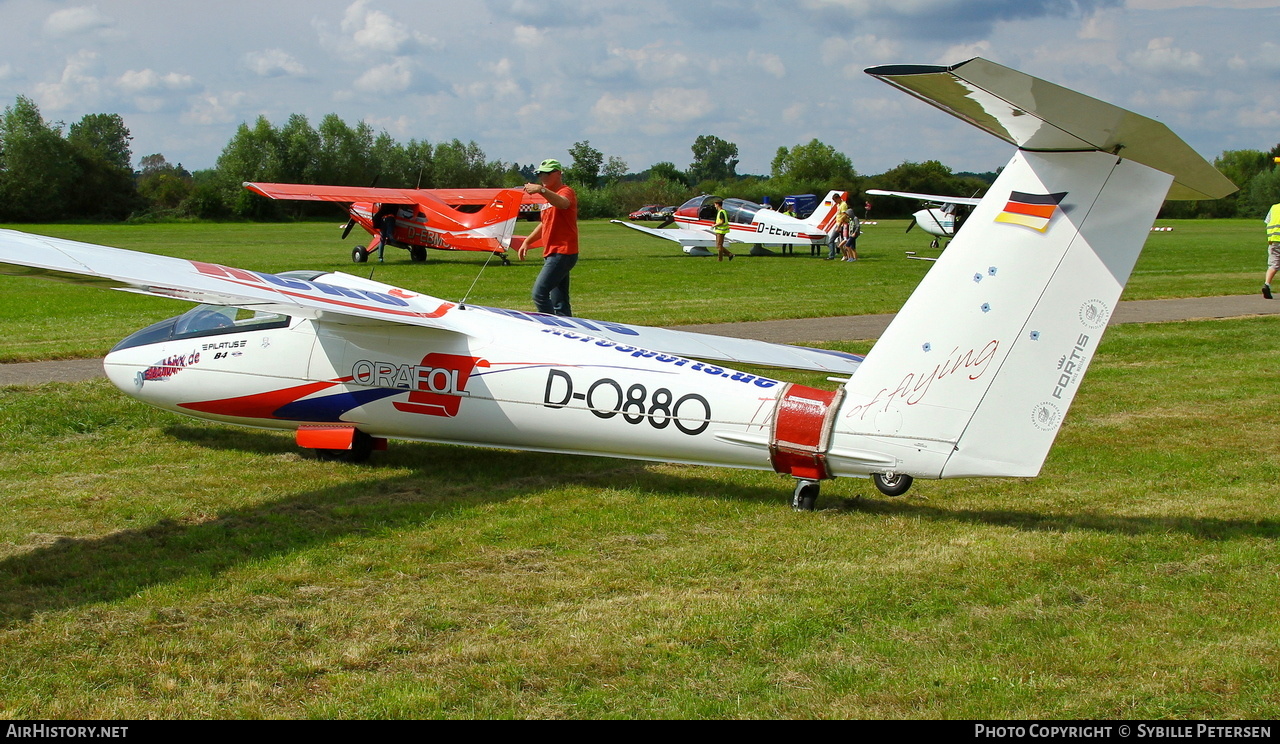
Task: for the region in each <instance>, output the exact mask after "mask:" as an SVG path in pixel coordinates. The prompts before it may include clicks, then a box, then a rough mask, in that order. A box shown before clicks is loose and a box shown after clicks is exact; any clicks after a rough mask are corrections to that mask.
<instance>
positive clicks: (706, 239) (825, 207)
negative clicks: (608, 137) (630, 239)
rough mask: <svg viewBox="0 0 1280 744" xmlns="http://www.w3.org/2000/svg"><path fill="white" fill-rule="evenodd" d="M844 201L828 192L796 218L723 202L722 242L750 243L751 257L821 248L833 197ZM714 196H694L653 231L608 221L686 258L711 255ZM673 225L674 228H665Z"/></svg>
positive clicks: (732, 201) (735, 201)
mask: <svg viewBox="0 0 1280 744" xmlns="http://www.w3.org/2000/svg"><path fill="white" fill-rule="evenodd" d="M837 194H839V195H841V197H842V198H848V194H847V193H845V192H843V191H832V192H829V193H828V194H827V196H826V198H825V199H823V200H822V203H820V204H819V205H818V208H817V209H816V210H814V212H813V214H811V215H809V216H808V217H806V218H805V219H803V220H801V219H797V218H795V217H792V216H790V215H786V214H783V213H781V212H777V211H774V210H772V209H767V208H765V207H763V206H761V205H759V204H756V203H755V202H750V201H747V200H745V199H725V200H724V209H725V211H726V212H728V213H729V234H728V235H727V236H726V238H727V239H726V241H725V242H726V243H729V244H732V243H751V244H753V246H754V247H753V248H752V249H751V254H752V255H754V256H765V255H770V254H771V253H772V251H769V250H768V249H766V248H764V247H763V246H775V247H780V246H792V245H825V244H826V242H827V237H828V233H829V232H830V230H831V227H832V225H833V224H834V223H835V219H836V203H835V200H834V199H833V198H832V197H834V196H835V195H837ZM715 199H716V197H715V196H711V195H703V196H695V197H694V198H692V199H690V200H689V201H687V202H685V203H684V204H682V205H680V207H679V208H677V209H676V211H675V214H674V215H672V218H671V220H669V221H667V222H665V223H663V224H662V225H659V226H658V227H656V228H653V227H645V226H644V225H637V224H635V223H632V222H623V221H622V220H612V222H613V223H614V224H616V225H626V226H627V227H629V228H631V229H633V230H639V231H640V232H643V233H646V234H648V235H653V236H655V237H658V238H664V239H666V240H670V241H673V242H676V243H679V244H680V247H681V248H682V249H683V250H684V252H685V253H686V254H687V255H690V256H714V255H715V254H714V253H712V252H711V251H709V250H707V248H711V247H714V246H715V244H716V236H715V233H713V232H711V226H712V225H713V224H715V221H716V207H715V204H714V202H715ZM672 222H675V223H676V224H678V225H680V227H678V228H667V225H669V224H671V223H672Z"/></svg>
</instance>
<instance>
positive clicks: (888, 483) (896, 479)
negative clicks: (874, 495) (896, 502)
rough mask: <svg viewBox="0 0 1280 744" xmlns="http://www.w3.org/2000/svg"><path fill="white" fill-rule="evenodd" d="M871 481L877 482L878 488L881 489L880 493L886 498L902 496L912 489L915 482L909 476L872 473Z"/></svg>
mask: <svg viewBox="0 0 1280 744" xmlns="http://www.w3.org/2000/svg"><path fill="white" fill-rule="evenodd" d="M871 480H872V481H874V482H875V484H876V488H878V489H880V493H882V494H884V495H885V496H901V495H902V494H904V493H906V492H907V489H908V488H911V484H912V483H913V482H914V481H915V479H914V478H912V477H911V476H909V475H899V474H898V473H886V474H884V475H881V474H879V473H872V474H871Z"/></svg>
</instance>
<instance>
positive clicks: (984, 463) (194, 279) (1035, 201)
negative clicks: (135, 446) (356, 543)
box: [0, 59, 1235, 509]
mask: <svg viewBox="0 0 1280 744" xmlns="http://www.w3.org/2000/svg"><path fill="white" fill-rule="evenodd" d="M867 72H868V73H869V74H871V75H872V76H874V77H876V78H878V79H880V80H883V81H885V82H886V83H889V84H890V85H893V86H895V87H898V88H900V89H902V90H904V91H907V92H909V93H911V94H912V95H915V96H917V97H919V98H922V99H924V100H925V101H927V102H930V103H932V104H933V105H934V106H937V107H938V108H940V109H942V110H943V111H946V112H948V113H951V114H953V115H955V116H957V117H958V118H960V119H962V120H963V121H966V122H968V123H970V124H974V125H976V126H978V127H980V128H981V129H984V130H985V131H987V132H990V133H991V134H994V135H996V136H998V137H1000V138H1002V139H1004V140H1006V141H1008V142H1010V143H1011V144H1013V145H1014V146H1016V147H1017V152H1015V153H1014V156H1013V159H1012V160H1011V161H1010V162H1009V165H1008V166H1007V167H1006V168H1005V169H1004V170H1003V171H1002V172H1001V174H1000V176H999V177H998V178H997V179H996V181H995V183H994V184H992V186H991V188H990V190H989V191H988V193H987V195H986V197H985V198H984V199H982V201H981V202H980V203H979V204H978V206H977V207H976V208H975V209H974V211H973V214H972V215H971V216H970V217H969V219H968V220H967V221H966V222H965V225H964V227H963V228H962V229H961V230H960V232H959V233H958V234H957V235H956V238H955V240H954V241H953V242H952V243H951V246H950V247H949V248H948V249H947V250H946V252H944V253H943V255H942V257H941V258H939V260H938V261H937V263H935V264H933V266H932V268H931V269H930V270H929V272H928V273H927V274H926V275H925V277H924V278H923V279H922V280H921V282H920V284H919V286H918V287H917V289H916V291H915V292H914V293H912V295H911V297H910V298H909V299H908V300H907V302H906V304H905V305H904V306H903V307H902V310H901V311H899V312H898V314H897V316H896V317H895V319H894V320H893V322H892V323H891V324H890V325H889V327H888V329H887V330H886V331H885V332H884V334H883V335H882V336H881V337H880V339H879V340H878V341H877V342H876V344H875V346H874V347H873V348H872V349H871V351H870V352H869V353H867V355H866V356H865V358H864V357H859V356H854V355H850V354H844V353H839V352H830V351H823V350H819V349H805V348H800V347H794V346H783V345H777V344H768V343H763V342H758V341H745V340H740V339H731V338H723V337H719V336H712V335H703V334H697V333H689V332H682V331H676V330H666V329H660V328H646V327H643V326H634V325H628V324H623V323H613V322H607V321H598V320H585V319H579V318H561V317H554V316H549V315H539V314H536V313H527V312H520V311H515V310H502V309H498V308H486V307H479V306H474V305H464V304H461V303H457V302H450V301H446V300H442V299H438V298H435V297H430V296H428V295H424V294H420V293H418V292H409V291H405V290H403V289H400V288H398V287H392V286H389V285H386V284H381V283H378V282H374V281H371V280H368V279H363V278H360V277H355V276H351V275H348V274H342V273H324V272H290V273H284V274H265V273H261V272H255V271H246V270H243V269H235V268H230V267H225V266H218V265H215V264H210V263H203V262H199V261H189V260H186V259H180V258H170V257H165V256H159V255H151V254H144V253H137V252H133V251H124V250H119V249H115V248H107V247H104V246H96V245H90V244H86V243H78V242H74V241H70V240H61V239H56V238H45V237H39V236H35V235H28V234H25V233H20V232H14V231H0V270H3V271H5V273H12V274H18V275H33V276H43V277H47V278H53V279H59V280H63V281H66V280H68V279H70V280H72V281H80V282H85V283H88V284H94V285H97V286H102V287H114V288H116V289H121V290H124V291H128V292H137V293H141V294H149V295H158V296H162V297H171V298H176V299H181V300H188V301H191V302H196V303H203V304H200V305H199V306H197V307H196V308H194V309H192V310H189V311H188V312H186V313H184V314H182V315H180V316H178V317H176V318H172V319H170V320H166V321H162V322H160V323H156V324H155V325H153V326H151V327H149V328H146V329H143V330H141V331H138V332H137V333H135V334H133V335H132V336H130V337H128V338H126V339H125V340H124V341H122V342H120V343H119V344H118V345H116V347H115V348H114V349H113V350H112V351H111V353H110V354H108V355H107V357H106V360H105V363H104V366H105V368H106V372H107V375H108V377H109V378H110V380H111V381H112V383H114V384H115V386H116V387H118V388H119V389H120V390H121V391H122V392H124V393H126V394H127V395H131V396H133V397H135V398H138V399H139V400H142V401H144V402H146V403H149V404H152V405H155V406H158V407H160V408H163V409H167V410H170V411H174V412H177V413H182V414H186V415H189V416H195V417H198V418H205V419H210V420H213V421H221V422H226V423H232V424H239V425H243V426H250V427H262V428H269V429H280V430H285V431H290V432H295V437H296V440H297V442H298V444H299V445H300V446H301V447H304V448H312V449H316V450H317V451H318V454H319V455H320V456H322V457H327V458H336V459H346V460H360V459H363V458H366V457H368V456H369V455H370V453H371V451H373V450H375V449H379V448H382V447H385V446H386V442H387V440H388V439H406V440H417V441H425V442H445V443H452V444H462V445H475V446H483V447H498V448H506V449H520V450H536V451H545V452H561V453H571V454H583V455H601V456H610V457H626V458H634V459H640V460H652V461H660V462H677V463H689V464H697V465H710V466H719V467H732V468H749V469H757V470H773V471H776V472H778V473H782V474H785V475H788V476H791V477H793V478H794V479H795V486H794V490H793V492H792V504H793V506H794V507H795V508H797V509H812V508H813V507H814V503H815V500H816V499H817V497H818V489H819V484H820V482H821V481H823V480H825V479H829V478H835V477H868V476H869V477H871V478H872V479H873V480H874V482H875V484H876V486H877V487H878V488H879V489H880V490H881V491H882V492H884V493H886V494H889V495H897V494H901V493H903V492H905V491H906V490H907V488H908V487H909V486H910V485H911V483H912V480H913V479H915V478H960V477H974V476H1003V477H1032V476H1035V475H1037V474H1038V473H1039V472H1040V468H1041V466H1042V465H1043V463H1044V460H1045V457H1046V455H1047V454H1048V452H1049V449H1050V447H1051V446H1052V444H1053V441H1054V438H1055V437H1056V436H1057V433H1058V429H1059V427H1060V426H1061V425H1062V422H1063V418H1064V417H1065V416H1066V415H1067V410H1068V408H1069V407H1070V405H1071V401H1072V400H1073V398H1074V397H1075V395H1076V393H1077V391H1079V389H1080V385H1081V382H1082V378H1083V376H1084V374H1085V372H1086V371H1087V370H1088V367H1089V364H1090V362H1091V361H1092V360H1093V358H1094V356H1095V355H1096V354H1097V353H1098V349H1099V342H1100V341H1101V339H1102V335H1103V333H1104V332H1105V330H1106V327H1107V320H1108V318H1110V316H1111V313H1112V311H1113V310H1114V309H1115V307H1116V303H1117V302H1118V301H1119V298H1120V293H1121V291H1122V290H1123V289H1124V285H1125V282H1126V281H1128V278H1129V275H1130V272H1131V271H1132V269H1133V266H1134V263H1135V262H1136V261H1137V258H1138V254H1139V253H1140V252H1141V251H1142V247H1143V244H1144V243H1145V242H1146V238H1147V236H1148V231H1149V229H1150V227H1151V225H1152V223H1153V222H1154V221H1155V217H1156V214H1157V212H1158V211H1159V209H1160V206H1161V204H1162V203H1163V202H1164V199H1165V198H1166V196H1167V197H1169V198H1174V199H1215V198H1221V197H1222V196H1225V195H1227V194H1229V193H1231V192H1233V191H1235V186H1234V184H1232V183H1231V181H1229V180H1228V179H1227V178H1225V177H1224V176H1223V175H1222V174H1221V173H1219V172H1218V171H1217V170H1216V169H1215V168H1214V167H1213V166H1212V165H1210V164H1209V163H1208V162H1206V161H1205V160H1204V158H1202V157H1201V156H1200V155H1198V154H1197V153H1196V152H1195V151H1194V150H1192V149H1191V147H1189V146H1188V145H1187V144H1186V143H1184V142H1183V141H1182V140H1180V139H1178V137H1177V136H1176V135H1174V134H1173V133H1172V132H1171V131H1169V129H1168V128H1167V127H1166V126H1165V125H1163V124H1161V123H1159V122H1156V121H1153V120H1151V119H1148V118H1145V117H1142V116H1139V115H1137V114H1133V113H1130V112H1128V111H1125V110H1124V109H1120V108H1117V107H1115V106H1112V105H1110V104H1107V103H1103V102H1101V101H1098V100H1096V99H1093V98H1090V97H1088V96H1085V95H1083V94H1080V93H1076V92H1074V91H1071V90H1068V89H1066V88H1062V87H1059V86H1057V85H1054V84H1052V83H1048V82H1045V81H1043V80H1039V79H1036V78H1033V77H1030V76H1028V75H1025V74H1023V73H1020V72H1017V71H1015V70H1011V69H1009V68H1007V67H1003V66H1001V65H998V64H995V63H993V62H988V61H986V60H983V59H971V60H969V61H967V62H963V63H961V64H958V65H954V66H951V67H938V66H888V67H875V68H871V69H869V70H867ZM737 364H751V365H764V366H769V367H779V368H792V369H803V370H818V371H822V372H826V373H828V374H833V375H838V376H839V378H838V380H839V384H838V385H835V386H831V387H825V388H815V387H808V386H805V385H800V384H792V383H786V382H782V381H780V380H778V379H774V378H773V377H770V376H767V374H761V373H757V372H752V373H748V372H741V371H736V370H734V369H732V368H731V365H737Z"/></svg>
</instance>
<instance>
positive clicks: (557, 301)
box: [533, 253, 578, 316]
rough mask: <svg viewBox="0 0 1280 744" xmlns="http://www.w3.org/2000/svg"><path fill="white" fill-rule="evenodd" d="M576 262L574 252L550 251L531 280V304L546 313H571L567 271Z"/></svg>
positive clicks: (571, 268) (576, 255) (566, 314)
mask: <svg viewBox="0 0 1280 744" xmlns="http://www.w3.org/2000/svg"><path fill="white" fill-rule="evenodd" d="M577 263H578V254H576V253H552V254H551V255H550V256H547V257H546V258H545V259H543V261H542V271H540V272H538V278H537V279H536V280H535V281H534V282H533V306H534V307H536V308H537V309H538V312H540V313H547V314H548V315H564V316H570V315H573V308H572V307H570V306H569V272H570V271H572V270H573V267H574V265H575V264H577Z"/></svg>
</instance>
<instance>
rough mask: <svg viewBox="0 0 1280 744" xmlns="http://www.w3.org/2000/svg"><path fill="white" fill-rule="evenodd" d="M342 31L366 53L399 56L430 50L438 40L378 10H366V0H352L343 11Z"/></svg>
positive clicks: (367, 1)
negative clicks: (354, 0)
mask: <svg viewBox="0 0 1280 744" xmlns="http://www.w3.org/2000/svg"><path fill="white" fill-rule="evenodd" d="M342 30H343V32H345V33H347V34H348V35H349V36H350V37H351V39H352V40H353V41H355V43H356V45H357V46H359V47H360V48H362V49H364V50H366V51H369V52H378V53H385V54H388V55H401V54H407V53H409V52H413V51H416V50H419V49H432V48H435V47H436V46H438V42H437V41H436V40H435V39H433V38H431V37H430V36H428V35H426V34H423V33H420V32H418V31H416V30H414V29H411V28H409V26H408V25H407V24H405V23H404V22H402V21H399V20H396V19H394V18H392V17H391V16H389V15H387V14H386V13H384V12H382V11H380V10H371V9H369V0H356V2H354V3H352V4H351V5H350V6H349V7H348V8H347V10H346V12H345V13H344V14H343V17H342Z"/></svg>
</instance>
